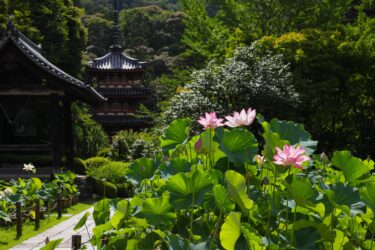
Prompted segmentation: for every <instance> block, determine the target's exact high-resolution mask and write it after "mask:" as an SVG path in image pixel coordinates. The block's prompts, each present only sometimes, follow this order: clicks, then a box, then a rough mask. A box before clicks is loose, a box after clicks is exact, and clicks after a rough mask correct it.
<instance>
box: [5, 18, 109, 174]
mask: <svg viewBox="0 0 375 250" xmlns="http://www.w3.org/2000/svg"><path fill="white" fill-rule="evenodd" d="M76 100H80V101H83V102H86V103H88V104H91V105H99V104H101V103H103V102H105V101H106V99H105V98H104V97H103V96H102V95H101V94H99V93H98V92H97V91H96V90H95V89H94V88H92V87H91V86H89V85H86V84H84V83H83V82H81V81H79V80H77V79H75V78H74V77H72V76H70V75H69V74H67V73H65V72H64V71H63V70H61V69H59V68H58V67H56V66H55V65H53V64H52V63H51V62H49V61H48V60H47V59H46V58H45V56H44V52H43V49H42V47H41V46H40V45H36V44H35V43H33V42H32V41H31V40H29V39H28V38H27V37H26V36H25V35H23V34H22V33H21V32H20V31H18V30H17V29H16V28H15V27H14V26H13V24H12V23H9V24H8V26H7V29H6V30H5V31H3V32H2V34H1V37H0V175H1V176H2V177H3V176H4V174H11V173H12V171H11V170H12V168H13V170H14V169H18V170H20V171H21V173H20V174H22V166H23V164H24V163H29V162H25V161H27V159H30V157H35V156H44V157H47V158H48V157H49V158H51V156H52V165H53V167H52V168H49V170H48V171H49V172H48V171H47V170H46V169H44V170H43V171H47V172H48V173H47V172H46V174H50V173H53V172H55V171H56V170H58V169H60V167H61V166H62V160H63V159H66V161H67V163H66V164H67V166H68V167H72V161H73V155H74V152H73V129H72V126H73V123H72V114H71V103H72V102H73V101H76ZM15 163H17V164H15ZM32 163H34V162H32ZM15 165H17V166H19V167H16V166H15ZM48 166H49V167H50V164H48ZM36 167H39V166H36ZM13 172H14V171H13ZM13 174H16V173H15V172H14V173H13Z"/></svg>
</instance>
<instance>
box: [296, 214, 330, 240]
mask: <svg viewBox="0 0 375 250" xmlns="http://www.w3.org/2000/svg"><path fill="white" fill-rule="evenodd" d="M310 227H312V228H315V229H316V231H317V232H319V234H320V238H321V239H323V240H324V241H331V240H332V238H333V237H332V234H331V231H330V228H329V226H327V225H326V224H324V223H318V222H315V221H312V220H298V221H296V222H295V223H293V229H294V230H295V231H298V230H300V229H303V228H310ZM304 235H305V234H304ZM302 240H303V239H302ZM302 242H304V243H305V244H308V242H307V238H306V241H305V240H303V241H302Z"/></svg>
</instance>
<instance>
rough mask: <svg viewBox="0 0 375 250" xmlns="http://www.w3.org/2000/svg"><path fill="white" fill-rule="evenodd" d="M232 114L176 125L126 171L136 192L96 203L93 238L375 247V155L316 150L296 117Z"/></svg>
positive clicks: (201, 245)
mask: <svg viewBox="0 0 375 250" xmlns="http://www.w3.org/2000/svg"><path fill="white" fill-rule="evenodd" d="M248 114H249V113H248ZM207 115H208V116H207ZM233 117H234V116H233ZM233 117H232V118H233ZM237 118H239V119H240V117H237ZM244 118H245V117H244ZM202 119H203V120H202ZM215 119H216V120H215ZM227 120H228V121H229V124H227V125H228V126H229V125H233V126H229V128H224V127H223V126H222V125H224V124H223V123H222V119H220V118H216V114H215V115H214V114H213V113H209V114H206V117H202V118H201V120H200V123H201V124H202V125H203V126H205V128H206V130H205V131H204V132H202V133H200V134H198V135H194V134H193V132H192V130H191V121H190V120H189V119H179V120H175V121H174V122H172V123H171V124H170V126H169V127H168V128H167V129H166V130H165V132H164V135H163V136H162V137H161V138H160V146H161V149H162V154H161V155H157V156H155V157H154V158H141V159H138V160H135V161H134V162H133V163H132V164H131V166H130V167H129V170H128V171H127V174H126V178H127V180H128V181H129V182H131V183H132V184H133V185H134V196H133V197H132V198H128V199H103V200H101V201H99V202H98V203H97V204H96V205H95V209H94V213H93V216H94V219H95V223H96V227H95V228H94V229H93V236H92V239H91V243H92V244H93V245H95V246H97V247H98V249H174V250H178V249H195V250H198V249H228V250H231V249H375V243H374V234H375V223H374V212H375V195H374V194H375V176H374V173H373V171H374V162H373V161H372V160H370V159H364V160H363V159H359V158H356V157H354V156H353V155H352V154H351V153H350V152H349V151H336V152H334V153H332V155H331V156H330V157H328V156H327V155H325V154H324V153H322V154H317V152H315V151H316V146H317V143H318V142H316V141H314V140H312V139H311V136H310V134H309V133H308V132H307V131H305V129H304V127H303V126H302V125H301V124H296V123H294V122H291V121H282V120H278V119H273V120H271V121H266V120H264V118H263V117H262V116H261V115H259V114H258V115H257V117H256V118H255V119H254V122H253V121H251V122H249V120H247V123H252V125H251V126H243V125H244V123H243V124H241V123H238V121H235V120H233V119H232V120H231V118H229V119H227ZM245 120H246V119H245ZM245 125H247V124H245ZM231 127H233V128H231ZM87 216H88V214H86V215H85V216H84V217H83V218H82V219H81V221H80V222H79V223H78V225H77V228H79V227H81V226H83V225H84V224H85V219H86V218H87Z"/></svg>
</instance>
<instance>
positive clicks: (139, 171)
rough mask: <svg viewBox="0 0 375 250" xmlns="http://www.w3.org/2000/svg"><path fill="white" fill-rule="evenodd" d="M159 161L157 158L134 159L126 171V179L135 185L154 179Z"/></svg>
mask: <svg viewBox="0 0 375 250" xmlns="http://www.w3.org/2000/svg"><path fill="white" fill-rule="evenodd" d="M158 166H159V163H158V161H157V160H155V159H149V158H141V159H137V160H135V161H133V163H132V164H131V165H130V166H129V168H128V170H127V172H126V179H127V180H129V181H130V182H131V183H132V184H134V185H139V184H140V183H141V182H142V181H143V180H149V179H152V177H153V176H154V174H155V171H156V169H157V168H158Z"/></svg>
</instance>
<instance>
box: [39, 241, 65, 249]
mask: <svg viewBox="0 0 375 250" xmlns="http://www.w3.org/2000/svg"><path fill="white" fill-rule="evenodd" d="M62 240H63V239H57V240H51V241H50V242H48V243H47V244H46V245H45V246H44V247H42V248H40V250H53V249H55V248H56V247H57V246H58V245H59V244H60V243H61V241H62Z"/></svg>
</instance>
